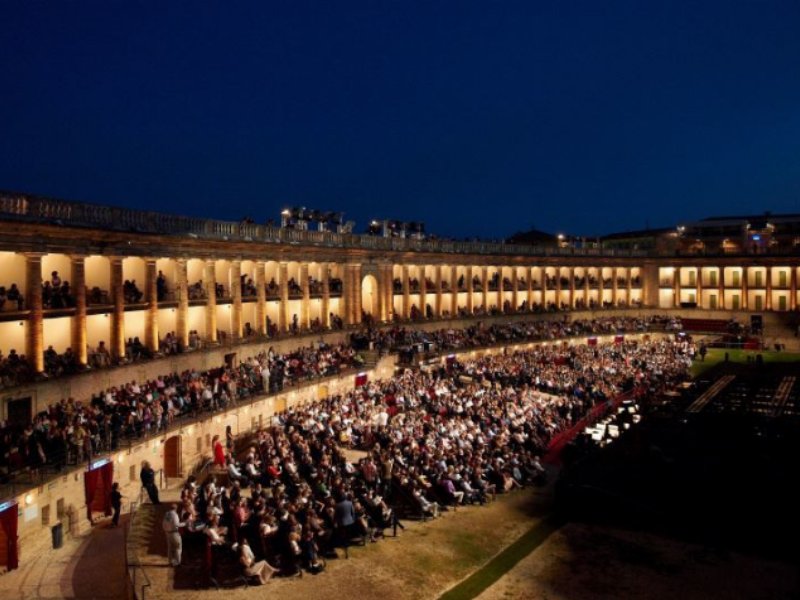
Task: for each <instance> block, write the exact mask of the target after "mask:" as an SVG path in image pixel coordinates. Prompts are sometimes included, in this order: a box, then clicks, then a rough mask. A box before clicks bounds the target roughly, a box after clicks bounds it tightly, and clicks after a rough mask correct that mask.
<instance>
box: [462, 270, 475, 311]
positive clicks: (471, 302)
mask: <svg viewBox="0 0 800 600" xmlns="http://www.w3.org/2000/svg"><path fill="white" fill-rule="evenodd" d="M464 279H466V281H467V313H468V314H469V315H472V313H473V312H474V310H475V298H474V294H475V288H474V286H473V282H472V267H471V266H470V267H467V270H466V274H465V276H464Z"/></svg>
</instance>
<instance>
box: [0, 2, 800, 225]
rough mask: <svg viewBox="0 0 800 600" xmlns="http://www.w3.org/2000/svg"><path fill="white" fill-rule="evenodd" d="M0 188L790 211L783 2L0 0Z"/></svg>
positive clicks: (256, 200) (587, 220)
mask: <svg viewBox="0 0 800 600" xmlns="http://www.w3.org/2000/svg"><path fill="white" fill-rule="evenodd" d="M0 32H2V41H0V44H2V51H0V74H1V76H2V79H0V81H2V83H0V189H7V190H17V191H27V192H32V193H39V194H46V195H52V196H56V197H62V198H69V199H76V200H86V201H92V202H98V203H103V204H116V205H125V206H134V207H141V208H147V209H157V210H163V211H169V212H177V213H181V214H195V215H199V216H208V217H217V218H228V219H239V218H241V217H242V216H244V215H251V216H252V217H254V218H255V219H257V220H258V221H264V220H266V219H267V218H268V217H275V216H277V214H278V211H279V209H280V208H281V207H283V206H284V205H305V206H308V207H310V208H319V209H323V210H344V211H346V213H347V217H348V218H350V219H355V220H356V221H357V223H358V229H359V230H361V229H362V228H363V226H364V225H365V224H366V222H367V221H368V220H369V219H370V218H373V217H390V218H401V219H407V220H424V221H426V223H427V225H428V230H429V231H431V232H434V233H438V234H440V235H445V236H452V237H465V236H480V237H501V236H505V235H508V234H510V233H512V232H513V231H515V230H519V229H525V228H529V227H531V226H536V227H537V228H539V229H545V230H550V231H565V232H569V233H576V234H595V233H604V232H610V231H617V230H622V229H638V228H643V227H645V225H646V224H648V223H649V225H650V226H653V227H655V226H660V225H672V224H675V223H677V222H678V221H681V220H689V219H693V218H700V217H703V216H708V215H712V214H728V213H761V212H763V211H764V210H771V211H773V212H800V2H798V1H797V0H790V1H787V2H764V1H750V2H737V1H735V0H733V1H732V0H726V1H721V2H694V1H692V2H685V3H678V2H651V1H641V0H636V1H632V2H629V3H609V2H602V1H601V2H598V1H597V0H589V1H586V2H568V1H560V2H546V3H543V2H534V1H533V0H527V1H524V2H510V1H502V2H499V1H498V2H492V1H489V0H484V1H481V2H465V1H463V0H459V1H456V0H453V1H451V2H441V3H440V2H420V3H414V2H409V1H397V2H378V1H376V0H369V1H366V2H363V3H361V2H354V1H347V2H339V3H337V2H315V3H308V2H302V1H298V0H291V1H289V0H281V1H279V2H255V3H252V4H251V3H244V2H224V3H223V2H215V3H209V2H198V1H192V2H187V3H180V2H177V1H175V0H169V1H167V2H164V1H159V2H153V3H142V2H137V3H134V2H125V3H122V2H108V1H107V0H104V1H102V2H89V1H87V0H80V1H66V0H51V1H32V0H26V1H22V0H19V1H12V0H5V1H3V2H2V3H0Z"/></svg>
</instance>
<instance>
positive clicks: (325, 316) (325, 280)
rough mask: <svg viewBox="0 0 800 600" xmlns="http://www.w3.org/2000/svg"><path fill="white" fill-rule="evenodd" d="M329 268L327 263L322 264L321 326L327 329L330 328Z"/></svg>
mask: <svg viewBox="0 0 800 600" xmlns="http://www.w3.org/2000/svg"><path fill="white" fill-rule="evenodd" d="M330 272H331V267H330V265H329V264H328V263H326V262H324V263H322V307H321V309H320V312H321V313H322V319H321V320H322V326H323V327H324V328H325V329H329V328H330V326H331V315H330V309H331V283H330Z"/></svg>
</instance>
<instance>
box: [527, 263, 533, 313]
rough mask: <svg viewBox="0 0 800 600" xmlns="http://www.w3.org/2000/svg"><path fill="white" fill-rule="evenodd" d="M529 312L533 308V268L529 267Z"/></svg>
mask: <svg viewBox="0 0 800 600" xmlns="http://www.w3.org/2000/svg"><path fill="white" fill-rule="evenodd" d="M527 277H528V312H530V311H531V308H532V307H533V267H528V275H527Z"/></svg>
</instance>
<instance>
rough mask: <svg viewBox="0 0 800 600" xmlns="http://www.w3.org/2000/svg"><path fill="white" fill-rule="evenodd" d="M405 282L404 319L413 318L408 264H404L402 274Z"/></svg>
mask: <svg viewBox="0 0 800 600" xmlns="http://www.w3.org/2000/svg"><path fill="white" fill-rule="evenodd" d="M400 277H401V279H402V283H403V319H405V320H408V319H410V318H411V282H410V280H409V274H408V265H403V266H402V274H401V275H400Z"/></svg>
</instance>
